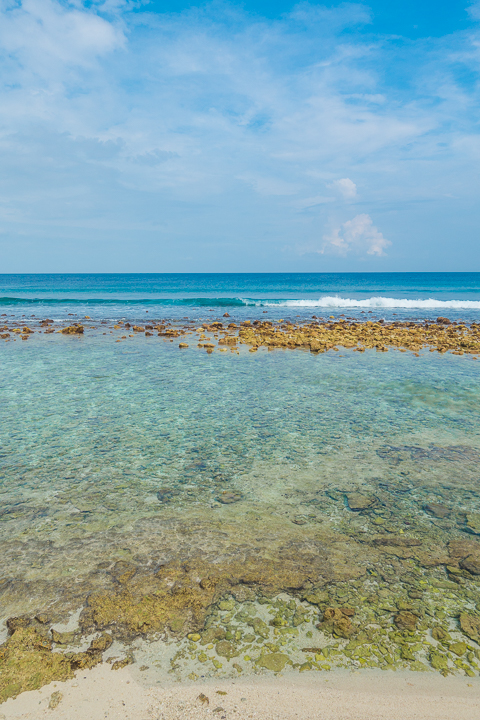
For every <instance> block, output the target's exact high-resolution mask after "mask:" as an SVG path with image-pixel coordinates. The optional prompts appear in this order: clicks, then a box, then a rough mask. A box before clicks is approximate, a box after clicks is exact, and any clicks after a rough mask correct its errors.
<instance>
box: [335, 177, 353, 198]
mask: <svg viewBox="0 0 480 720" xmlns="http://www.w3.org/2000/svg"><path fill="white" fill-rule="evenodd" d="M331 187H332V188H333V189H334V190H336V191H337V192H338V193H340V195H341V197H342V198H343V199H344V200H353V198H354V197H356V196H357V186H356V185H355V183H354V182H353V180H350V178H342V179H341V180H334V182H333V183H332V184H331Z"/></svg>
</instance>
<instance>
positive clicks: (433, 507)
mask: <svg viewBox="0 0 480 720" xmlns="http://www.w3.org/2000/svg"><path fill="white" fill-rule="evenodd" d="M423 509H424V510H425V512H428V513H429V514H430V515H433V516H434V517H436V518H440V519H443V518H445V517H447V516H448V515H450V513H451V512H452V511H451V509H450V508H448V507H446V506H445V505H441V504H440V503H434V502H433V503H427V504H426V505H424V506H423Z"/></svg>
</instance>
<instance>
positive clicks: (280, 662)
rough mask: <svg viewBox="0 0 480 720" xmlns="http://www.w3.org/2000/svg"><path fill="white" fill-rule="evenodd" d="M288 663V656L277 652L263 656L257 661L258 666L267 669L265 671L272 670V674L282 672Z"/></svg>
mask: <svg viewBox="0 0 480 720" xmlns="http://www.w3.org/2000/svg"><path fill="white" fill-rule="evenodd" d="M288 661H289V657H288V655H285V654H284V653H280V652H275V653H269V654H267V655H262V656H261V657H260V658H259V659H258V660H257V665H258V666H259V667H261V668H265V670H271V671H272V672H281V671H282V670H283V669H284V667H285V665H286V664H287V662H288Z"/></svg>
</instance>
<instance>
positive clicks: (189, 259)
mask: <svg viewBox="0 0 480 720" xmlns="http://www.w3.org/2000/svg"><path fill="white" fill-rule="evenodd" d="M0 63H1V73H0V272H4V273H9V272H268V271H270V272H288V271H292V272H302V271H305V272H316V271H318V272H350V271H360V272H366V271H373V272H375V271H378V272H384V271H475V270H476V271H480V181H479V180H480V178H479V174H480V0H476V1H475V2H469V1H468V0H462V1H460V0H435V2H434V1H433V0H416V1H414V0H401V1H399V0H371V1H370V2H365V3H357V2H327V3H314V2H300V3H293V2H289V1H288V0H257V1H254V0H246V1H245V2H243V3H232V2H221V1H217V0H215V1H214V2H207V3H196V2H194V1H192V2H184V1H183V0H165V1H163V0H151V2H141V1H135V2H132V1H130V0H126V1H124V0H106V1H105V2H103V1H99V2H95V1H90V2H82V1H81V0H75V1H74V2H59V1H58V0H0Z"/></svg>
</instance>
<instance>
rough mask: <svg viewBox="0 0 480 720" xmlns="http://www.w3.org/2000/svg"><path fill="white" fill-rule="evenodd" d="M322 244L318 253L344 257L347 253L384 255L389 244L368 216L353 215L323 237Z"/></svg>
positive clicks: (364, 214)
mask: <svg viewBox="0 0 480 720" xmlns="http://www.w3.org/2000/svg"><path fill="white" fill-rule="evenodd" d="M323 239H324V244H323V246H322V249H321V250H320V253H321V254H322V255H323V254H329V253H332V254H334V255H342V256H345V255H347V254H348V253H355V254H357V255H362V254H364V253H366V254H367V255H377V256H380V255H385V248H387V247H388V246H389V245H391V242H390V241H389V240H387V239H386V238H384V237H383V235H382V233H381V232H380V230H378V229H377V228H376V227H375V225H374V224H373V222H372V218H371V217H370V215H367V214H366V213H362V214H361V215H355V217H354V218H353V220H347V222H344V223H343V224H342V226H341V227H339V228H336V229H335V230H334V231H333V232H332V233H331V234H330V235H324V237H323Z"/></svg>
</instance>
